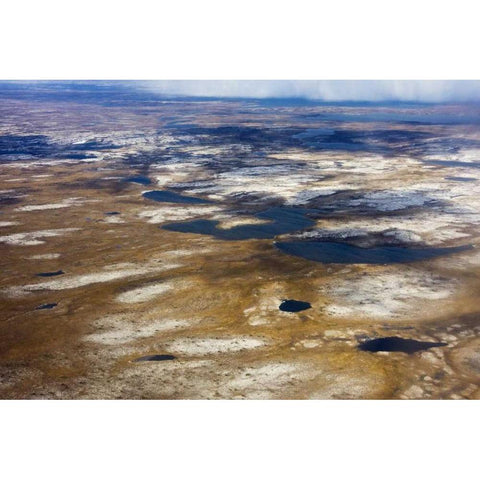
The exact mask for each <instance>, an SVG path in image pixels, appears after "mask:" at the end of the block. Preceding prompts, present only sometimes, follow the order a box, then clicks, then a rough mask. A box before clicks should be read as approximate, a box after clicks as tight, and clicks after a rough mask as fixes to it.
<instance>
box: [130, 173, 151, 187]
mask: <svg viewBox="0 0 480 480" xmlns="http://www.w3.org/2000/svg"><path fill="white" fill-rule="evenodd" d="M125 181H126V182H131V183H139V184H140V185H150V184H151V183H152V181H151V180H150V179H149V178H148V177H146V176H145V175H134V176H133V177H127V178H126V179H125Z"/></svg>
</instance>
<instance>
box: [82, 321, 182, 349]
mask: <svg viewBox="0 0 480 480" xmlns="http://www.w3.org/2000/svg"><path fill="white" fill-rule="evenodd" d="M105 322H106V323H107V324H110V325H111V328H110V329H108V330H106V331H100V332H97V333H92V334H90V335H87V336H85V337H84V340H85V341H87V342H95V343H100V344H104V345H121V344H124V343H128V342H132V341H134V340H137V339H140V338H146V337H153V336H154V335H155V334H156V333H158V332H166V331H170V330H177V329H181V328H185V327H188V326H189V325H190V323H189V322H187V321H185V320H174V319H161V320H154V321H151V322H149V323H147V324H140V325H139V324H138V323H133V322H127V321H126V320H125V319H124V317H122V316H114V317H111V318H107V319H105V320H104V321H102V322H101V323H105Z"/></svg>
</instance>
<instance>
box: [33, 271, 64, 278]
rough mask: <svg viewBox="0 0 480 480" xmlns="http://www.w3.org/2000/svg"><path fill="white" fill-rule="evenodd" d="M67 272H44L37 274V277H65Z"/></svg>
mask: <svg viewBox="0 0 480 480" xmlns="http://www.w3.org/2000/svg"><path fill="white" fill-rule="evenodd" d="M64 273H65V272H64V271H63V270H57V271H56V272H42V273H37V274H36V275H37V277H56V276H57V275H63V274H64Z"/></svg>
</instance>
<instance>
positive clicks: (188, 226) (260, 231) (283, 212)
mask: <svg viewBox="0 0 480 480" xmlns="http://www.w3.org/2000/svg"><path fill="white" fill-rule="evenodd" d="M306 212H307V210H305V209H301V208H288V207H273V208H270V209H268V210H266V211H264V212H260V213H257V214H256V217H257V218H260V219H263V220H269V223H265V224H247V225H238V226H236V227H232V228H228V229H223V228H218V227H217V225H218V223H219V222H218V221H216V220H192V221H190V222H180V223H169V224H167V225H164V226H163V227H160V228H163V229H165V230H170V231H173V232H183V233H198V234H203V235H213V236H214V237H216V238H220V239H222V240H248V239H252V238H256V239H266V238H274V237H275V236H276V235H281V234H284V233H289V232H294V231H297V230H303V229H304V228H308V227H311V226H313V225H314V224H315V222H314V221H313V220H311V219H309V218H307V217H306V216H305V213H306Z"/></svg>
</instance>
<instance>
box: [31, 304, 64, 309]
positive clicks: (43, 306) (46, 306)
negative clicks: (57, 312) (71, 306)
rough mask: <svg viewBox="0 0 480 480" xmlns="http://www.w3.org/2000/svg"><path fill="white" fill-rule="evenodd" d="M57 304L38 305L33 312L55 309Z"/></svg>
mask: <svg viewBox="0 0 480 480" xmlns="http://www.w3.org/2000/svg"><path fill="white" fill-rule="evenodd" d="M57 305H58V303H44V304H43V305H39V306H38V307H37V308H36V309H35V310H50V309H51V308H55V307H56V306H57Z"/></svg>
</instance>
